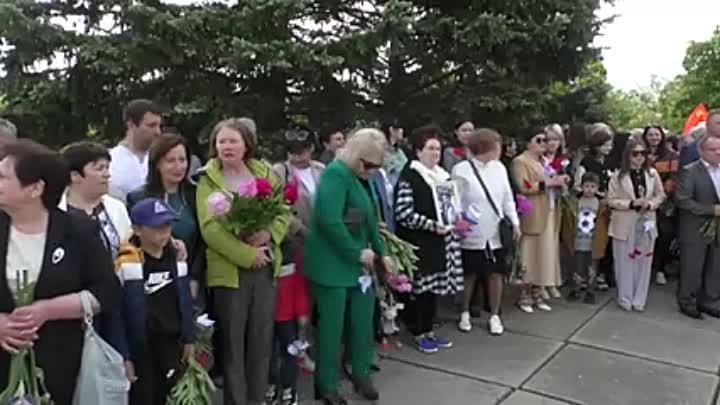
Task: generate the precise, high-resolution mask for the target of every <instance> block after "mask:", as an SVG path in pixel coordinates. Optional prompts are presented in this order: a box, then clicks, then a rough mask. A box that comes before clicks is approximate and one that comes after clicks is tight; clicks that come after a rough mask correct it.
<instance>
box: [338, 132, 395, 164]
mask: <svg viewBox="0 0 720 405" xmlns="http://www.w3.org/2000/svg"><path fill="white" fill-rule="evenodd" d="M386 145H387V139H385V134H383V133H382V132H381V131H380V130H377V129H375V128H361V129H358V130H357V131H354V132H352V133H351V134H350V135H348V137H347V141H345V146H343V147H342V148H341V149H339V150H338V151H337V158H338V159H339V160H341V161H343V162H344V163H345V164H346V165H348V166H350V167H353V168H356V167H358V166H359V164H360V160H362V159H365V158H368V160H370V159H372V161H373V162H374V163H382V159H383V158H384V156H385V148H386ZM378 161H380V162H378Z"/></svg>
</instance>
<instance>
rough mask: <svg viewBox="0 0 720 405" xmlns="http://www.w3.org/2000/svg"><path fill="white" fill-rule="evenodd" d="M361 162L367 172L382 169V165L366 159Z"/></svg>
mask: <svg viewBox="0 0 720 405" xmlns="http://www.w3.org/2000/svg"><path fill="white" fill-rule="evenodd" d="M360 162H362V164H363V166H364V167H365V170H375V169H379V168H381V167H382V165H379V164H377V163H373V162H369V161H367V160H365V159H360Z"/></svg>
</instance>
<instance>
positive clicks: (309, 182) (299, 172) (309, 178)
mask: <svg viewBox="0 0 720 405" xmlns="http://www.w3.org/2000/svg"><path fill="white" fill-rule="evenodd" d="M312 170H313V169H312V167H306V168H304V169H295V170H294V171H295V175H296V176H297V177H298V179H299V180H300V181H301V182H302V184H303V185H304V186H305V189H306V190H307V191H308V193H310V196H311V197H313V196H315V188H316V186H317V185H316V184H315V177H314V176H313V171H312Z"/></svg>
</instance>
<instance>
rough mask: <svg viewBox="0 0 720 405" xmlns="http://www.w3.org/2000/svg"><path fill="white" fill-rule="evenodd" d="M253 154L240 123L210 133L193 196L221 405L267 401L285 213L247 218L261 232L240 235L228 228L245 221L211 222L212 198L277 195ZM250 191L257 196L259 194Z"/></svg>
mask: <svg viewBox="0 0 720 405" xmlns="http://www.w3.org/2000/svg"><path fill="white" fill-rule="evenodd" d="M256 146H257V138H256V136H255V134H254V133H253V132H252V131H251V130H250V129H249V128H248V127H247V126H246V125H245V124H243V123H242V121H240V120H239V119H236V118H230V119H227V120H224V121H221V122H220V123H218V124H217V125H215V127H214V128H213V130H212V132H211V134H210V157H211V159H210V161H209V162H208V164H207V165H206V166H205V168H204V171H202V172H201V174H200V178H199V181H198V189H197V210H198V222H199V223H200V232H201V234H202V236H203V239H204V240H205V242H206V244H207V284H208V287H209V288H211V289H213V305H214V306H215V314H216V317H217V322H218V323H219V331H220V332H219V333H220V341H221V351H222V353H223V357H224V358H223V363H224V364H223V380H224V383H223V388H224V392H223V401H224V403H225V405H238V404H247V403H251V404H252V403H261V402H262V401H264V399H265V391H266V389H267V383H268V372H269V367H270V354H271V346H272V337H273V315H274V308H275V278H276V276H277V275H278V274H279V272H280V266H281V263H282V254H281V252H280V243H281V242H282V240H283V238H284V237H285V234H286V233H287V229H288V222H289V211H288V210H287V207H285V210H284V211H282V212H281V213H280V214H277V215H276V216H275V217H272V218H257V215H255V214H253V216H254V218H252V219H253V220H254V221H262V222H264V229H262V230H260V231H258V232H256V233H254V234H252V235H238V234H236V233H235V232H234V231H232V230H231V228H232V227H231V226H229V225H228V224H229V223H233V224H234V225H237V224H238V223H240V225H242V221H243V220H245V219H246V218H247V217H248V215H242V213H239V212H234V217H233V218H227V220H223V218H221V217H219V216H218V215H217V214H218V212H216V211H217V209H218V208H219V207H218V206H217V205H218V204H219V203H218V201H215V200H213V199H212V198H210V197H214V196H220V197H222V196H237V195H240V194H242V195H245V196H250V194H247V193H246V191H247V190H248V188H250V187H249V186H253V187H255V185H257V186H259V185H260V184H263V185H264V186H267V187H271V188H272V190H263V192H272V193H278V192H279V193H281V190H280V181H279V179H278V178H277V176H275V174H274V173H273V172H272V168H271V167H270V166H269V165H268V164H266V163H264V162H263V161H260V160H257V159H255V158H254V152H255V149H256ZM241 190H242V193H240V191H241ZM253 191H255V192H256V194H259V193H260V189H259V187H258V189H257V190H253ZM220 205H222V204H220ZM220 208H222V207H220ZM256 223H257V222H256Z"/></svg>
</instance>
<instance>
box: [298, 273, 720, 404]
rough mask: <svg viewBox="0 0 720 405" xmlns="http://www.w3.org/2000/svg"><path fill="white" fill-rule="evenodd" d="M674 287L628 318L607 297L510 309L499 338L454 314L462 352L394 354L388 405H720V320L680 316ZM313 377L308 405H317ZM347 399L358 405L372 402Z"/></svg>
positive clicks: (306, 386) (384, 387)
mask: <svg viewBox="0 0 720 405" xmlns="http://www.w3.org/2000/svg"><path fill="white" fill-rule="evenodd" d="M674 289H675V287H674V286H670V285H669V286H666V287H657V286H653V287H652V288H651V292H650V299H649V302H648V305H647V311H646V312H645V313H627V312H624V311H623V310H621V309H620V308H618V307H617V306H616V305H615V302H614V301H613V300H612V293H608V294H604V295H600V296H599V300H598V304H597V305H587V304H582V303H574V304H568V303H566V302H564V300H554V301H552V302H551V305H552V306H553V309H554V310H553V311H552V312H550V313H538V312H536V313H535V314H524V313H522V312H520V311H519V310H517V309H516V308H515V307H514V306H512V301H510V300H509V301H508V303H507V304H506V306H505V307H504V311H505V313H504V316H503V318H504V321H505V326H506V333H505V335H503V336H501V337H492V336H490V335H489V334H488V333H487V331H486V328H485V322H486V319H485V318H483V319H476V320H475V329H474V330H473V331H472V332H471V333H468V334H463V333H461V332H458V331H457V329H456V328H455V319H454V315H453V314H452V312H451V311H444V312H445V315H446V320H448V321H450V320H452V322H448V323H447V324H446V325H445V326H444V327H443V329H442V330H441V333H444V334H445V336H447V337H450V338H451V339H452V340H453V342H454V343H455V347H454V348H453V349H450V350H446V351H443V352H440V353H438V354H435V355H424V354H421V353H419V352H417V351H416V350H415V349H414V348H412V347H409V346H405V347H403V348H401V349H391V350H390V351H389V352H388V353H385V354H384V356H385V358H384V359H383V361H381V363H380V366H381V367H382V371H380V372H379V373H377V374H375V375H374V380H375V383H376V384H377V386H378V388H379V389H380V392H381V401H380V402H379V403H380V404H387V405H391V404H392V405H395V404H397V405H404V404H408V405H410V404H418V405H440V404H443V405H456V404H457V405H463V404H477V405H491V404H502V405H563V404H587V405H636V404H637V405H641V404H648V405H720V401H719V402H716V401H717V390H718V374H719V369H720V321H719V320H716V319H713V318H708V317H706V319H705V320H703V321H696V320H692V319H689V318H686V317H684V316H682V315H681V314H680V313H678V311H677V309H676V306H675V301H674ZM309 380H310V379H309V378H304V379H303V382H302V389H301V398H302V399H303V400H302V401H301V404H303V405H306V404H307V405H309V404H313V403H314V402H313V401H312V400H311V398H312V397H311V389H310V388H311V386H312V385H311V384H312V383H311V382H310V381H309ZM342 391H343V392H344V393H345V395H346V398H348V399H349V400H350V403H351V404H367V403H368V402H365V401H361V400H359V398H358V397H357V396H356V395H354V394H352V393H351V389H350V386H349V384H348V383H347V382H344V383H343V389H342Z"/></svg>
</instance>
